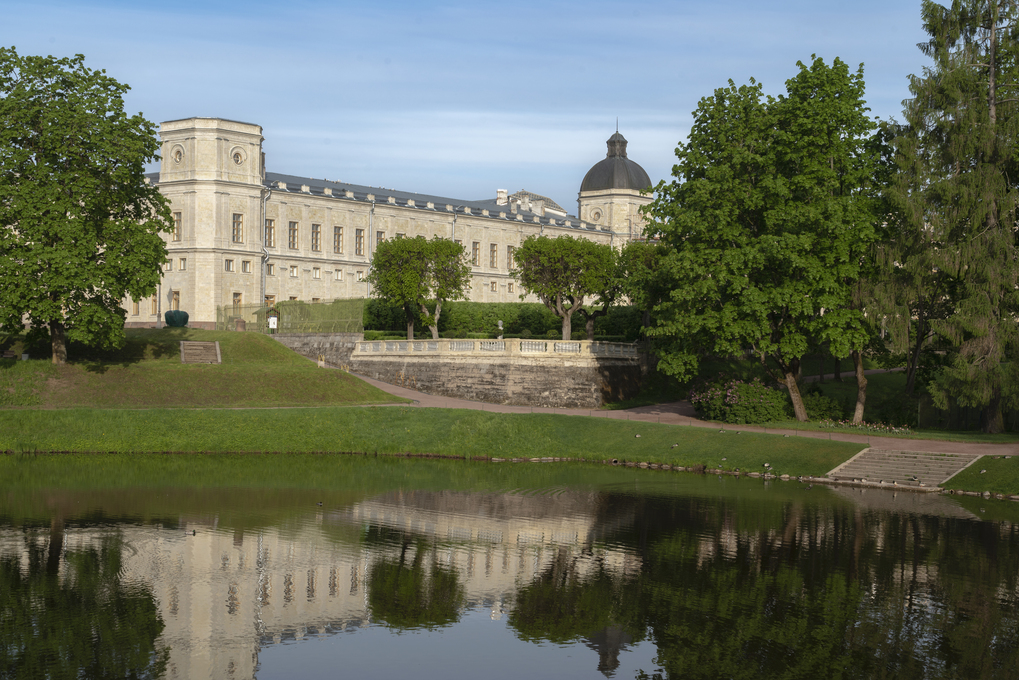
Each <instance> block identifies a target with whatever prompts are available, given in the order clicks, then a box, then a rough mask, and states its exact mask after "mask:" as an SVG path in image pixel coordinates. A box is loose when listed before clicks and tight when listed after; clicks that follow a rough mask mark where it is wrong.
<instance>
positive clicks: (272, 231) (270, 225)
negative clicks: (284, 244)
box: [265, 220, 276, 248]
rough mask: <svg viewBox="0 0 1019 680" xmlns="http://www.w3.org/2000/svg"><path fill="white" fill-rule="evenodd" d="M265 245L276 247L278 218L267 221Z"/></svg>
mask: <svg viewBox="0 0 1019 680" xmlns="http://www.w3.org/2000/svg"><path fill="white" fill-rule="evenodd" d="M265 247H266V248H275V247H276V220H266V221H265Z"/></svg>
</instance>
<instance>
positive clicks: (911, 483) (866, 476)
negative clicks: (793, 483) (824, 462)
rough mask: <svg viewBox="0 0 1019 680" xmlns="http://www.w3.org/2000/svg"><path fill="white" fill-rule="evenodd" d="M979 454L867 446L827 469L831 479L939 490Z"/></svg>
mask: <svg viewBox="0 0 1019 680" xmlns="http://www.w3.org/2000/svg"><path fill="white" fill-rule="evenodd" d="M979 457H980V456H979V455H975V454H966V453H930V452H923V451H888V450H884V449H864V450H863V451H861V452H860V453H858V454H856V455H855V456H853V457H852V458H850V459H849V460H847V461H846V462H845V463H843V464H842V465H840V466H838V467H837V468H835V469H834V470H832V471H831V472H829V473H828V475H827V476H828V478H829V479H834V480H839V481H843V482H856V483H860V484H867V485H871V484H874V485H880V486H893V487H894V486H899V487H913V488H916V489H929V490H931V491H935V490H937V489H936V487H937V486H938V485H939V484H943V483H945V482H946V481H948V480H949V479H950V478H951V477H954V476H955V475H956V474H957V473H959V472H961V471H962V470H963V469H964V468H966V467H967V466H969V465H972V464H973V462H974V461H975V460H976V459H977V458H979Z"/></svg>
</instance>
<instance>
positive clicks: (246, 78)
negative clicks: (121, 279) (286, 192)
mask: <svg viewBox="0 0 1019 680" xmlns="http://www.w3.org/2000/svg"><path fill="white" fill-rule="evenodd" d="M0 16H2V17H3V22H2V24H0V43H2V44H4V45H7V46H11V45H15V46H17V48H18V51H19V53H21V54H52V55H54V56H68V55H72V54H76V53H81V54H84V55H85V56H86V59H87V64H88V65H89V66H90V67H92V68H102V69H106V71H107V72H108V73H109V74H110V75H112V76H113V77H114V78H116V79H117V80H119V81H121V82H124V83H127V84H129V85H130V86H131V88H132V90H131V92H130V93H129V95H128V98H127V108H128V111H129V112H130V113H134V112H137V111H141V112H142V113H143V114H144V115H145V116H146V117H147V118H149V119H150V120H153V121H155V122H160V121H164V120H173V119H176V118H185V117H188V116H195V115H198V116H216V117H222V118H231V119H234V120H242V121H246V122H252V123H257V124H259V125H261V126H262V127H263V134H264V135H265V151H266V158H267V166H268V169H269V170H270V171H275V172H284V173H291V174H296V175H304V176H309V177H317V178H326V179H335V180H341V181H346V182H353V183H357V184H368V185H372V186H380V187H389V188H397V189H401V190H404V191H418V192H422V193H431V194H439V195H444V196H450V197H454V198H462V199H480V198H487V197H494V195H495V191H496V189H498V188H504V189H509V190H510V191H511V192H512V191H517V190H519V189H527V190H528V191H532V192H535V193H539V194H544V195H547V196H550V197H551V198H553V199H554V200H555V201H557V202H558V203H560V204H561V205H563V207H565V208H566V209H567V210H569V211H570V212H571V213H572V212H575V211H576V205H577V204H576V199H577V191H578V190H579V187H580V182H581V180H582V179H583V176H584V173H585V172H586V171H587V170H588V168H590V166H591V165H593V164H594V163H596V162H597V161H599V160H600V159H601V158H603V157H604V155H605V140H606V139H608V137H609V135H611V134H612V132H613V131H614V129H615V124H616V118H617V117H618V118H619V129H620V132H622V133H623V134H624V135H625V136H626V138H627V139H628V140H629V142H630V144H629V155H630V158H632V159H633V160H635V161H637V162H638V163H640V164H641V165H642V166H643V167H644V169H645V170H647V172H648V174H649V175H650V176H651V178H652V180H653V181H657V180H659V179H664V178H667V177H669V175H670V173H671V168H672V163H673V160H674V155H673V154H674V150H675V148H676V145H677V143H679V142H680V141H683V140H684V139H685V137H686V134H687V132H688V131H689V126H690V122H691V112H692V111H693V110H694V109H695V108H696V107H697V102H698V100H699V99H700V98H701V97H704V96H706V95H709V94H711V92H712V91H713V90H714V89H715V88H717V87H722V86H725V85H726V83H727V81H728V80H729V79H730V78H731V79H733V80H734V81H735V82H736V83H737V84H742V83H745V82H747V80H748V79H749V78H751V77H754V78H756V79H757V80H758V81H760V82H762V83H763V84H764V88H765V91H766V92H768V93H771V94H778V93H780V92H782V91H784V82H785V80H787V79H788V78H790V77H791V76H793V75H794V74H795V73H796V70H797V69H796V62H797V61H798V60H799V61H805V62H806V61H809V59H810V56H811V55H812V54H817V55H818V56H821V57H823V58H824V59H825V60H826V61H827V62H829V63H830V62H831V60H832V59H833V58H835V57H840V58H841V59H842V60H843V61H845V62H847V63H848V64H849V65H850V66H851V67H852V68H853V69H855V68H856V66H857V65H859V64H860V63H863V64H864V77H865V80H866V83H867V101H868V104H869V106H870V107H871V109H872V114H873V115H876V116H879V117H881V118H889V117H892V116H899V112H900V110H901V102H902V100H903V99H904V98H905V97H906V96H907V94H908V90H907V77H908V75H909V74H911V73H919V72H920V70H921V69H922V68H923V66H924V65H925V63H926V61H925V58H924V57H923V55H922V54H921V53H920V51H919V50H918V49H917V47H916V44H917V43H918V42H920V41H922V40H923V39H924V33H923V31H922V30H921V25H920V2H919V0H915V1H914V0H910V1H908V2H906V1H901V0H886V1H883V2H879V1H876V0H858V1H856V2H845V1H843V2H832V1H829V0H812V1H801V0H792V1H787V2H768V1H766V0H765V1H761V0H758V1H756V2H751V1H745V0H730V1H729V2H725V3H722V2H706V1H705V0H699V1H696V2H693V1H687V0H677V1H674V2H651V1H649V2H642V1H636V2H628V3H620V2H601V1H599V0H594V1H588V2H574V1H569V2H566V1H557V0H546V1H544V2H518V3H507V2H500V3H496V2H487V1H484V0H474V1H471V2H465V1H462V0H449V1H448V2H400V1H395V0H393V1H390V0H376V1H374V2H372V1H367V2H357V3H354V2H331V3H328V2H316V1H312V0H304V1H298V2H261V1H258V0H253V1H246V2H216V1H214V0H209V1H208V2H190V1H188V2H163V3H144V2H142V3H139V2H137V1H134V2H121V1H107V2H99V1H96V2H90V1H88V0H83V1H79V2H60V1H57V2H47V1H46V0H42V1H38V2H36V1H32V2H27V3H26V2H9V1H7V0H2V1H0Z"/></svg>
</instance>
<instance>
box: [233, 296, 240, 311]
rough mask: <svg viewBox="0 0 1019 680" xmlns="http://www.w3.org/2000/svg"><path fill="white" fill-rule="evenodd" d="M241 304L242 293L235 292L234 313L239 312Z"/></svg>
mask: <svg viewBox="0 0 1019 680" xmlns="http://www.w3.org/2000/svg"><path fill="white" fill-rule="evenodd" d="M240 306H241V294H240V293H234V314H237V313H238V312H239V311H240V309H238V308H239V307H240Z"/></svg>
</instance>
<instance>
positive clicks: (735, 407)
mask: <svg viewBox="0 0 1019 680" xmlns="http://www.w3.org/2000/svg"><path fill="white" fill-rule="evenodd" d="M788 402H789V399H788V397H787V396H786V395H785V394H784V393H782V392H780V391H778V390H774V389H771V388H770V387H768V386H766V385H765V384H764V383H762V382H761V381H760V379H757V378H755V379H754V380H753V381H751V382H744V381H742V380H725V379H724V378H722V377H720V378H719V380H717V381H715V382H711V383H707V384H705V385H703V386H701V387H698V388H694V389H693V390H691V391H690V403H692V404H693V406H694V408H695V409H697V413H699V414H700V415H702V416H703V417H705V418H707V419H709V420H720V421H722V422H725V423H735V424H740V425H745V424H749V423H767V422H772V421H776V420H785V419H786V418H787V417H788V413H787V404H788Z"/></svg>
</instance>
